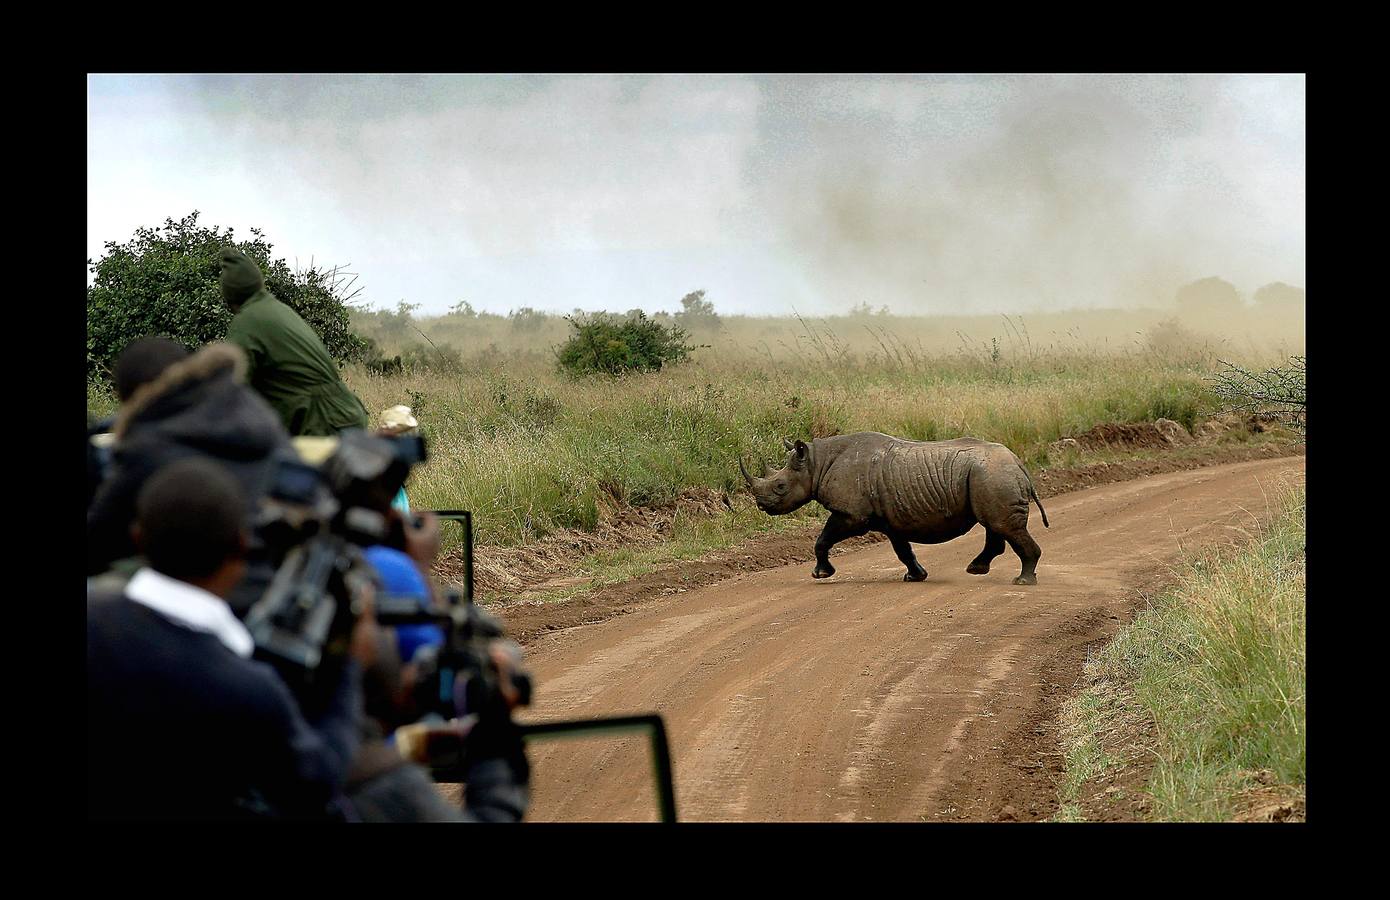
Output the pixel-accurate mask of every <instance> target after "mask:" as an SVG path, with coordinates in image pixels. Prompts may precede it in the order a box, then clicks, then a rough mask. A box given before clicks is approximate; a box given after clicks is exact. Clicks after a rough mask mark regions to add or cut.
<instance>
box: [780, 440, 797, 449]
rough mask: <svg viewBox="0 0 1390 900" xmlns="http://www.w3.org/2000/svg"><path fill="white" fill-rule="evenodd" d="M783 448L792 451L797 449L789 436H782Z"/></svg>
mask: <svg viewBox="0 0 1390 900" xmlns="http://www.w3.org/2000/svg"><path fill="white" fill-rule="evenodd" d="M782 449H784V450H788V451H790V450H793V449H795V446H794V445H793V444H792V442H791V440H790V439H789V438H782Z"/></svg>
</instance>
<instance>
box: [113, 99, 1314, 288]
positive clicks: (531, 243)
mask: <svg viewBox="0 0 1390 900" xmlns="http://www.w3.org/2000/svg"><path fill="white" fill-rule="evenodd" d="M1305 106H1306V102H1305V78H1304V77H1303V76H1302V75H1253V76H1245V75H1202V76H1181V75H1143V76H1102V75H1071V76H1065V75H1041V76H1025V75H1008V76H998V75H930V76H928V75H921V76H919V75H893V76H884V75H762V76H750V75H698V74H697V75H584V74H580V75H401V76H396V75H213V76H201V75H180V76H174V75H93V76H91V77H90V78H89V82H88V107H87V109H88V145H87V216H88V219H87V221H88V225H87V255H88V256H89V257H91V258H93V259H96V258H98V257H99V256H100V255H101V253H102V247H103V244H104V242H105V241H108V240H116V241H125V240H127V239H129V238H130V236H131V235H132V233H133V232H134V230H135V228H136V227H137V226H141V225H156V224H159V223H162V222H163V221H164V219H165V218H169V217H172V218H179V217H181V216H184V215H187V214H188V213H189V212H191V211H192V210H194V209H197V210H200V211H201V213H202V215H201V221H202V222H203V223H204V224H216V225H221V226H228V225H230V226H234V227H235V228H236V230H237V232H238V233H239V235H242V236H245V235H246V233H247V231H248V230H249V228H250V227H251V226H258V227H260V228H261V229H263V230H264V231H265V234H266V237H267V238H268V239H269V240H270V241H271V243H273V244H274V245H275V249H274V252H275V254H276V255H277V256H284V257H285V258H286V259H288V260H289V262H290V263H291V265H293V264H294V263H295V260H296V257H297V258H298V260H299V262H300V264H301V265H307V264H308V261H309V258H310V257H311V256H312V257H313V258H314V259H315V260H316V261H318V262H320V263H328V264H333V263H347V264H350V268H351V270H352V271H354V272H356V273H358V275H359V281H358V284H359V285H362V286H364V287H365V291H364V292H363V294H362V295H361V297H360V298H359V299H361V300H365V301H366V302H367V303H369V304H370V305H373V306H377V307H393V306H394V305H395V304H396V303H397V302H398V301H400V300H406V301H408V302H412V303H419V304H421V307H422V311H423V312H425V313H441V312H445V311H447V310H448V308H449V307H450V306H452V305H453V304H455V303H457V302H458V301H460V300H467V301H469V302H470V303H472V304H473V306H474V307H475V308H477V309H479V310H490V311H493V312H503V313H504V312H506V311H508V310H510V309H515V308H518V307H522V306H532V307H536V308H539V309H549V310H561V311H566V312H567V311H569V310H571V309H573V308H575V307H580V308H583V309H589V310H594V309H609V310H617V311H621V310H627V309H631V308H634V307H641V308H644V309H646V310H648V311H654V310H657V309H677V308H679V305H680V303H679V301H680V298H681V297H682V296H683V295H684V294H686V293H688V292H689V291H692V290H695V289H697V288H703V289H705V290H706V292H707V297H708V299H710V300H712V301H713V302H714V304H715V307H716V309H718V310H719V311H721V312H727V313H762V312H767V313H771V314H786V313H789V312H790V311H791V310H792V309H793V308H795V309H796V310H798V311H800V312H802V313H803V314H813V315H814V314H828V313H836V312H842V311H844V310H845V309H846V308H848V307H849V306H851V305H853V304H856V303H860V302H868V303H870V304H871V305H873V306H875V307H878V306H882V305H886V306H888V307H889V308H890V309H892V310H893V311H895V312H900V313H920V312H941V313H958V312H980V313H994V312H1028V311H1038V310H1044V309H1060V308H1064V307H1088V306H1134V305H1141V304H1142V305H1150V304H1153V303H1157V302H1163V301H1165V300H1168V299H1170V298H1171V295H1172V292H1173V290H1174V288H1176V287H1177V286H1178V285H1179V284H1182V283H1184V282H1186V281H1190V280H1193V279H1195V278H1200V277H1205V276H1208V275H1219V276H1221V277H1223V278H1225V279H1227V280H1229V281H1231V282H1233V283H1235V285H1236V286H1237V287H1238V288H1239V289H1240V290H1241V291H1242V292H1244V293H1245V294H1246V295H1247V296H1248V295H1249V294H1251V293H1253V291H1254V290H1255V289H1256V288H1257V287H1259V286H1260V285H1262V284H1265V283H1268V282H1271V281H1285V282H1289V283H1291V284H1296V285H1299V286H1306V285H1305V264H1304V247H1305V228H1304V220H1305V200H1304V181H1305V175H1304V169H1305V162H1304V156H1305Z"/></svg>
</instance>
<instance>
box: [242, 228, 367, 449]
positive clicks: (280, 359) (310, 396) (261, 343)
mask: <svg viewBox="0 0 1390 900" xmlns="http://www.w3.org/2000/svg"><path fill="white" fill-rule="evenodd" d="M221 261H222V276H221V282H222V299H223V300H225V301H226V303H227V306H228V307H230V308H231V310H232V313H233V316H232V324H231V325H230V326H229V327H228V328H227V341H228V342H229V343H232V344H235V345H237V346H238V347H240V348H241V349H242V350H244V351H246V359H247V362H248V363H249V369H248V371H247V373H246V375H247V378H246V380H247V383H248V384H250V385H251V387H253V388H255V389H256V391H257V392H259V393H260V394H261V396H263V397H265V399H266V400H267V401H268V402H269V403H270V405H271V406H272V407H273V408H274V409H275V411H276V412H277V413H279V414H280V418H281V419H282V420H283V421H284V423H285V428H287V429H288V430H289V432H290V435H291V436H293V437H298V436H300V435H314V436H322V437H331V436H333V435H336V434H337V433H338V432H340V431H342V430H343V429H345V428H368V427H370V425H369V423H370V416H368V414H367V409H366V407H365V406H363V405H362V401H361V400H359V399H358V398H357V395H356V394H354V393H353V392H352V391H350V390H348V387H347V385H345V384H343V381H342V379H341V378H339V377H338V367H337V366H336V365H334V363H333V358H332V357H331V356H329V355H328V349H327V348H326V347H324V345H323V341H321V340H319V336H318V335H317V334H315V333H314V329H312V328H310V327H309V325H308V324H307V323H306V322H305V321H304V320H303V319H301V318H300V317H299V314H298V313H296V312H295V311H294V310H293V309H290V308H289V307H288V306H286V305H285V304H283V303H281V302H280V301H279V300H278V299H276V297H275V295H274V294H272V293H271V292H270V291H268V290H266V288H265V279H264V278H262V276H261V269H260V267H259V266H257V265H256V263H255V261H254V260H252V259H250V258H249V257H248V256H247V255H246V254H245V253H243V252H241V251H240V250H238V249H236V248H235V247H228V248H226V249H224V250H223V251H222V255H221Z"/></svg>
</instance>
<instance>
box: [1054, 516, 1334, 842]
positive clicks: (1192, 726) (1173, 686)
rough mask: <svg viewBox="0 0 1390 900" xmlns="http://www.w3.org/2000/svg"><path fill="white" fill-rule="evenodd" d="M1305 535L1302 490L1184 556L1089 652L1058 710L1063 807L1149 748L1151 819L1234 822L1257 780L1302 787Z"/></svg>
mask: <svg viewBox="0 0 1390 900" xmlns="http://www.w3.org/2000/svg"><path fill="white" fill-rule="evenodd" d="M1306 533H1307V522H1306V505H1305V494H1304V491H1303V490H1301V489H1300V490H1298V491H1296V492H1294V493H1292V494H1290V495H1289V496H1287V497H1285V498H1283V502H1282V509H1281V511H1280V514H1279V516H1278V517H1277V519H1276V520H1275V521H1274V522H1273V523H1272V524H1271V525H1270V526H1269V527H1268V529H1266V530H1265V531H1264V532H1263V533H1262V534H1261V535H1259V536H1258V537H1257V538H1255V539H1253V540H1251V541H1250V542H1249V543H1247V544H1245V545H1244V546H1240V547H1238V548H1234V549H1233V548H1226V549H1224V550H1222V551H1219V552H1217V551H1213V552H1210V553H1206V554H1202V555H1201V556H1199V557H1198V558H1196V559H1193V560H1192V561H1190V562H1189V563H1188V564H1187V566H1186V569H1185V571H1184V572H1183V573H1182V574H1181V577H1180V580H1179V581H1178V583H1177V584H1176V585H1175V586H1174V587H1173V588H1171V589H1169V590H1167V591H1165V592H1163V593H1162V594H1160V595H1159V596H1158V597H1156V598H1155V599H1154V600H1153V602H1152V603H1151V604H1150V606H1149V607H1148V608H1147V609H1146V610H1145V611H1144V612H1142V613H1141V614H1140V615H1139V616H1138V617H1137V618H1136V619H1135V621H1134V622H1133V623H1132V624H1131V625H1130V626H1129V627H1128V628H1126V629H1125V630H1124V631H1123V632H1121V634H1120V635H1119V636H1118V637H1117V638H1116V639H1115V641H1114V642H1112V643H1111V644H1110V645H1109V646H1107V647H1106V648H1105V649H1104V650H1103V651H1102V652H1101V653H1099V654H1098V655H1097V656H1096V657H1095V658H1093V659H1092V660H1090V661H1089V662H1088V663H1087V666H1086V680H1087V687H1086V688H1085V689H1084V690H1083V691H1082V692H1081V694H1079V695H1078V696H1077V697H1076V698H1075V699H1073V700H1072V701H1071V702H1070V703H1069V704H1068V705H1067V707H1066V709H1065V710H1064V713H1063V715H1062V725H1063V735H1064V744H1065V751H1066V761H1067V770H1066V776H1065V778H1064V780H1063V783H1062V784H1061V786H1060V789H1059V794H1060V797H1059V799H1060V801H1061V804H1062V812H1061V813H1060V814H1059V816H1058V818H1059V819H1074V818H1076V817H1077V816H1078V815H1080V810H1081V808H1082V802H1081V801H1082V800H1083V799H1085V796H1084V795H1085V794H1086V793H1087V790H1086V789H1087V786H1088V784H1090V783H1093V782H1096V781H1097V780H1098V779H1101V778H1103V777H1105V776H1108V775H1112V774H1114V773H1115V772H1116V770H1118V769H1120V768H1122V767H1126V766H1136V765H1141V764H1142V762H1143V761H1144V760H1145V758H1147V760H1149V761H1151V762H1152V766H1153V768H1152V774H1151V776H1150V778H1149V781H1148V786H1147V791H1148V793H1149V795H1150V798H1151V802H1150V815H1151V817H1152V818H1153V819H1155V820H1160V821H1225V820H1229V819H1231V818H1233V817H1235V816H1236V815H1237V814H1238V813H1239V812H1240V811H1241V804H1242V793H1243V792H1245V791H1248V790H1250V789H1251V788H1254V787H1256V786H1257V785H1259V784H1266V785H1271V784H1272V785H1274V786H1275V787H1276V789H1277V790H1278V791H1279V792H1280V793H1281V795H1282V796H1286V797H1288V798H1290V799H1304V798H1305V796H1306V785H1307V671H1306V670H1307V616H1306V605H1307V601H1306V582H1307V560H1306V555H1305V539H1306Z"/></svg>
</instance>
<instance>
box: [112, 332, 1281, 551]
mask: <svg viewBox="0 0 1390 900" xmlns="http://www.w3.org/2000/svg"><path fill="white" fill-rule="evenodd" d="M1146 316H1147V317H1146ZM1039 318H1041V321H1039ZM1150 320H1153V321H1152V322H1150ZM1154 323H1157V324H1154ZM1102 326H1103V327H1102ZM1141 326H1142V327H1143V328H1147V330H1146V331H1143V332H1142V333H1137V334H1136V333H1135V329H1139V328H1141ZM354 328H355V329H358V330H360V331H362V332H363V333H364V334H365V335H366V336H369V337H372V338H373V339H375V340H377V341H378V343H379V345H380V346H381V347H382V349H384V350H385V352H387V353H389V354H395V353H401V354H402V356H403V359H404V361H405V363H406V365H405V369H404V371H403V372H401V373H398V374H393V375H378V374H372V373H371V372H369V371H368V370H367V368H365V367H363V366H354V367H351V368H350V369H348V370H347V371H346V372H345V378H346V379H347V381H348V384H349V386H350V387H352V388H353V390H355V391H356V392H357V393H358V395H359V396H360V397H361V398H362V399H363V401H364V402H365V403H366V405H367V407H368V409H369V410H371V411H372V412H373V413H375V412H377V411H379V410H382V409H385V408H386V407H389V406H394V405H396V404H400V403H404V404H406V405H409V406H411V407H413V408H414V409H415V412H416V415H417V416H418V417H419V419H420V421H421V423H422V430H423V432H424V433H425V435H426V437H427V438H428V439H429V441H430V451H431V458H430V461H429V462H428V463H427V464H426V465H425V466H423V467H422V468H421V469H420V470H418V471H417V472H416V473H414V474H413V476H412V478H411V480H410V482H409V484H408V485H407V490H408V492H409V494H410V497H411V500H412V503H414V504H415V505H418V506H421V507H425V508H435V509H441V508H467V509H471V510H473V511H474V513H475V517H476V518H475V523H476V525H477V535H478V540H479V542H480V543H483V544H501V545H513V544H518V543H525V542H528V541H530V540H532V539H534V538H536V537H538V536H541V535H544V534H546V533H548V532H552V531H554V530H556V529H560V528H590V527H592V526H593V525H594V524H595V523H596V522H597V520H598V518H599V516H600V510H601V509H603V508H604V507H605V506H611V505H613V504H618V503H627V504H633V505H662V504H665V503H668V502H669V501H671V500H672V499H673V498H674V497H676V496H677V495H678V494H679V493H680V492H681V491H683V490H686V489H689V488H706V489H715V490H719V489H725V490H728V489H734V488H737V487H739V486H741V483H742V482H741V480H740V478H739V476H738V464H737V460H738V455H739V454H740V453H746V454H749V455H750V456H753V457H756V456H759V455H761V456H763V457H764V458H766V459H768V460H769V461H771V462H773V463H774V464H776V463H777V461H779V460H780V459H781V458H782V456H783V451H782V449H781V441H782V439H783V438H784V437H792V438H798V437H799V438H806V439H810V438H814V437H823V436H827V435H831V434H842V433H848V432H854V431H882V432H886V433H888V434H893V435H898V436H901V437H906V438H912V439H917V440H943V439H949V438H953V437H960V436H964V435H973V436H976V437H981V438H985V439H987V440H995V441H999V442H1001V443H1004V444H1006V445H1008V446H1009V447H1011V448H1012V449H1013V450H1014V451H1015V452H1016V453H1018V454H1019V456H1020V457H1021V458H1023V460H1024V461H1025V462H1027V463H1029V464H1030V465H1045V464H1047V463H1048V461H1049V460H1048V457H1047V452H1048V451H1047V447H1048V445H1049V444H1050V443H1052V442H1054V441H1056V440H1057V439H1058V438H1059V437H1063V436H1067V435H1070V434H1074V433H1077V432H1081V431H1084V430H1086V429H1088V428H1090V427H1092V426H1093V425H1096V424H1098V423H1101V422H1112V421H1118V422H1134V421H1148V420H1152V419H1155V418H1160V417H1163V418H1169V419H1174V420H1177V421H1179V422H1182V423H1183V424H1184V425H1186V426H1188V427H1189V428H1190V427H1191V426H1192V425H1193V424H1194V423H1195V422H1196V421H1197V420H1198V419H1199V418H1201V417H1202V416H1204V415H1206V414H1207V413H1208V412H1210V411H1213V410H1214V409H1215V407H1216V404H1215V398H1214V397H1213V396H1212V394H1211V392H1210V386H1209V384H1208V383H1207V382H1206V381H1205V380H1204V379H1205V378H1206V377H1207V376H1208V374H1209V373H1210V372H1211V371H1212V370H1214V368H1215V367H1216V359H1217V358H1218V356H1219V355H1221V354H1224V355H1225V356H1226V357H1228V358H1231V357H1234V358H1244V359H1253V358H1254V357H1252V356H1251V355H1250V354H1245V355H1244V356H1242V355H1241V354H1239V353H1237V352H1233V350H1232V347H1231V346H1230V341H1229V340H1228V339H1217V338H1209V337H1203V336H1202V335H1201V334H1200V333H1198V332H1195V331H1191V330H1189V329H1187V328H1186V327H1185V326H1183V325H1180V324H1178V323H1176V322H1173V321H1169V320H1165V319H1161V318H1159V317H1158V314H1157V313H1153V314H1151V315H1149V314H1135V313H1128V314H1123V315H1122V314H1120V313H1119V312H1117V311H1109V312H1106V311H1100V312H1095V313H1089V314H1088V313H1078V314H1075V315H1074V316H1072V317H1070V318H1068V317H1066V316H1060V317H1059V316H1057V315H1054V316H1053V317H1051V318H1048V317H1031V318H1029V319H1028V320H1027V321H1025V320H1024V319H1023V318H1022V317H989V318H978V317H977V318H963V317H958V318H927V317H916V318H904V317H893V316H878V315H854V316H845V317H834V318H831V319H805V318H802V317H793V318H782V319H754V318H733V319H725V320H723V322H722V324H717V325H713V324H710V323H705V324H704V325H700V326H698V327H697V328H696V329H695V334H694V337H695V340H696V341H697V342H699V343H701V344H707V345H708V346H705V347H703V348H702V349H700V350H697V351H696V352H695V354H694V355H693V357H692V359H691V360H690V361H688V362H686V363H684V364H681V365H679V366H675V367H671V368H667V369H663V370H661V371H659V372H653V373H648V374H638V375H628V376H622V377H617V378H613V377H608V376H591V377H588V378H585V379H573V378H569V377H566V376H562V375H561V374H559V372H558V371H557V367H556V363H555V357H554V354H553V353H551V352H549V350H547V349H546V348H547V347H548V346H551V344H552V343H557V342H558V341H559V340H561V339H562V338H563V337H564V336H565V334H566V333H567V330H568V326H567V324H566V323H565V322H564V320H563V319H561V318H559V317H556V316H549V315H539V314H527V315H524V316H522V315H519V316H515V317H513V318H511V319H508V318H507V317H502V316H489V315H482V316H465V315H451V316H444V317H438V318H433V319H422V320H418V321H417V320H414V319H412V318H410V317H409V315H408V313H407V312H404V311H402V312H400V313H396V314H376V315H362V314H358V315H357V316H356V317H355V318H354ZM1088 329H1089V330H1088ZM1123 329H1129V331H1128V337H1127V338H1125V340H1124V341H1123V342H1121V341H1120V340H1119V337H1118V336H1119V335H1120V334H1121V331H1122V330H1123ZM1112 332H1113V334H1114V335H1115V336H1116V340H1115V342H1113V343H1112V342H1111V337H1112ZM548 342H549V343H548ZM99 387H100V386H92V385H89V388H88V415H89V417H90V416H91V415H92V414H93V412H94V411H105V410H109V409H111V408H113V407H114V403H113V402H112V401H111V400H110V398H109V394H107V395H105V396H103V395H102V392H101V390H99Z"/></svg>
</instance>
